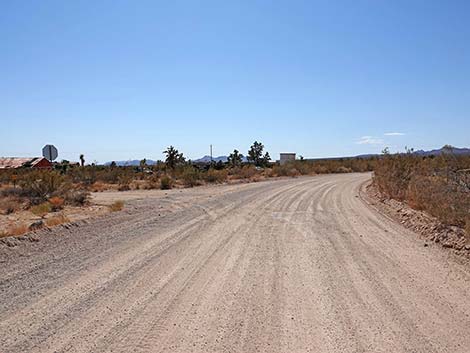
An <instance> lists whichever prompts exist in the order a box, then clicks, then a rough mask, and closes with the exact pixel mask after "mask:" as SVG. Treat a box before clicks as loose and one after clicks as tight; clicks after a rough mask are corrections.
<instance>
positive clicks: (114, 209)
mask: <svg viewBox="0 0 470 353" xmlns="http://www.w3.org/2000/svg"><path fill="white" fill-rule="evenodd" d="M123 208H124V201H122V200H118V201H115V202H113V203H112V204H111V205H109V209H110V210H111V212H117V211H121V210H122V209H123Z"/></svg>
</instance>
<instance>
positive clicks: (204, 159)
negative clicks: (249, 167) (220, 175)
mask: <svg viewBox="0 0 470 353" xmlns="http://www.w3.org/2000/svg"><path fill="white" fill-rule="evenodd" d="M241 156H242V161H243V162H246V161H247V159H246V157H245V156H244V155H241ZM212 160H213V161H214V162H216V163H217V162H219V161H221V162H224V163H225V162H227V160H228V157H227V156H218V157H212ZM210 161H211V156H204V157H202V158H199V159H195V160H193V162H194V163H210Z"/></svg>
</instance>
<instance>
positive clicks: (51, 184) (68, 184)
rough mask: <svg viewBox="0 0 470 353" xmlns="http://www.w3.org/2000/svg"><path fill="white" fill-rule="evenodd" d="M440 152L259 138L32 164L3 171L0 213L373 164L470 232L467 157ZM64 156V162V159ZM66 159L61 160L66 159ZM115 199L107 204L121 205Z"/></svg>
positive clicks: (383, 178) (390, 181)
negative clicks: (288, 156) (291, 148)
mask: <svg viewBox="0 0 470 353" xmlns="http://www.w3.org/2000/svg"><path fill="white" fill-rule="evenodd" d="M445 151H447V152H446V153H444V155H442V156H439V157H420V156H417V155H415V154H413V153H412V151H411V150H410V151H408V153H405V154H394V155H391V154H390V153H389V152H388V150H385V151H384V152H385V153H384V154H383V156H381V157H372V158H335V159H322V160H306V159H304V158H301V159H299V160H295V161H290V162H288V163H285V164H283V165H280V164H279V163H272V162H271V161H270V159H271V158H270V156H269V153H268V152H265V150H264V145H263V144H262V143H261V142H258V141H255V142H254V143H253V145H252V146H251V148H250V150H249V151H248V162H243V159H242V155H241V154H240V153H239V152H238V150H234V151H233V152H232V153H231V154H230V155H229V157H228V161H227V162H226V163H223V162H221V161H219V162H217V163H211V164H203V163H199V164H194V163H191V162H190V161H189V162H188V161H186V159H185V157H184V156H183V154H182V153H181V152H179V151H178V150H177V149H176V148H175V147H173V146H170V147H168V148H167V150H166V151H164V153H165V155H166V160H165V162H162V161H159V162H158V163H157V164H155V165H148V164H147V160H146V159H142V160H141V162H140V165H139V166H124V167H123V166H118V165H117V164H116V163H111V164H110V165H109V166H99V165H94V164H91V165H85V160H84V156H83V155H81V156H80V163H79V164H78V163H77V164H73V163H66V168H63V166H62V165H61V166H60V167H58V168H57V170H45V171H35V170H31V169H20V170H2V171H0V187H1V188H0V213H1V214H4V215H6V214H11V213H14V212H17V211H19V210H22V209H29V210H31V212H33V213H34V214H36V215H38V216H41V217H45V216H46V215H47V213H49V212H57V211H60V210H62V209H63V208H64V207H65V206H67V205H70V206H83V205H85V204H86V203H87V202H88V198H89V192H90V191H103V190H107V189H114V190H120V191H124V190H131V189H139V188H141V189H162V190H168V189H171V188H173V187H194V186H197V185H200V184H203V183H223V182H226V181H230V180H237V179H242V180H247V181H258V180H262V179H265V178H270V177H297V176H301V175H314V174H323V173H349V172H366V171H375V175H374V183H375V185H377V187H378V189H379V190H380V191H381V192H382V193H383V194H384V195H387V196H388V197H391V198H394V199H397V200H401V201H406V202H408V203H409V204H410V205H411V206H412V207H414V208H416V209H422V210H426V211H428V212H429V213H431V214H433V215H435V216H436V217H438V218H439V219H440V220H442V221H443V222H445V223H447V224H453V225H458V226H461V227H464V228H466V229H467V232H468V233H469V234H470V216H469V209H470V206H469V205H470V204H469V202H470V201H469V188H470V186H469V184H470V172H469V170H470V157H468V156H467V157H462V156H455V155H454V154H453V153H452V147H450V146H448V148H447V149H445ZM65 162H66V161H65ZM62 164H63V163H62ZM119 205H120V202H118V203H117V204H116V205H114V206H112V207H110V208H111V209H113V210H119V209H120V208H122V205H121V206H119Z"/></svg>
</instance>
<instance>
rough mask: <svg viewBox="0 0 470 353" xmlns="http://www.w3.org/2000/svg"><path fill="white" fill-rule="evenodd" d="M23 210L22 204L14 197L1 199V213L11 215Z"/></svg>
mask: <svg viewBox="0 0 470 353" xmlns="http://www.w3.org/2000/svg"><path fill="white" fill-rule="evenodd" d="M21 208H22V204H21V202H20V201H19V200H18V199H16V198H12V197H5V198H0V213H2V214H5V215H9V214H11V213H13V212H16V211H19V210H20V209H21Z"/></svg>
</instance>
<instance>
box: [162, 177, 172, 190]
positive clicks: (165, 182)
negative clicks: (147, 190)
mask: <svg viewBox="0 0 470 353" xmlns="http://www.w3.org/2000/svg"><path fill="white" fill-rule="evenodd" d="M172 187H173V179H171V178H170V177H169V176H168V175H164V176H162V178H161V179H160V189H162V190H169V189H171V188H172Z"/></svg>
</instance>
